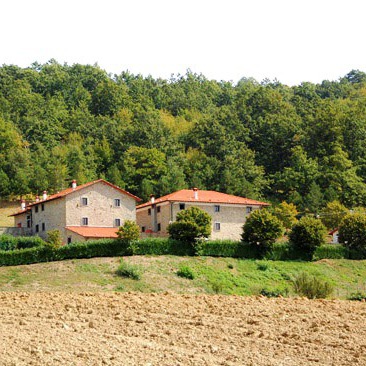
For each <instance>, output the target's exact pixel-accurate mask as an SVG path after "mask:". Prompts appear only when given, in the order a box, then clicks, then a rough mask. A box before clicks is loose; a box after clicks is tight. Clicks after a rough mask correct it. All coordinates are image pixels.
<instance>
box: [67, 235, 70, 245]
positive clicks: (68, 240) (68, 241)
mask: <svg viewBox="0 0 366 366" xmlns="http://www.w3.org/2000/svg"><path fill="white" fill-rule="evenodd" d="M67 244H71V236H69V237H68V238H67Z"/></svg>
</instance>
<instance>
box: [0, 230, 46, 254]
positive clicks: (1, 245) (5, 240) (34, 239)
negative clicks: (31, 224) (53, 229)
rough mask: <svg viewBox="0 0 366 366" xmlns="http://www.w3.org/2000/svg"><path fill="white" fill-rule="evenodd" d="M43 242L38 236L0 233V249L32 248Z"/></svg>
mask: <svg viewBox="0 0 366 366" xmlns="http://www.w3.org/2000/svg"><path fill="white" fill-rule="evenodd" d="M43 244H44V241H43V240H42V239H41V238H40V237H39V236H13V235H8V234H3V235H0V250H15V249H25V248H34V247H38V246H40V245H43Z"/></svg>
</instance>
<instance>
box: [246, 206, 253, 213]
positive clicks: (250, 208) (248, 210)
mask: <svg viewBox="0 0 366 366" xmlns="http://www.w3.org/2000/svg"><path fill="white" fill-rule="evenodd" d="M252 210H253V207H250V206H248V207H247V214H250V213H251V212H252Z"/></svg>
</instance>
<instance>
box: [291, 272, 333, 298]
mask: <svg viewBox="0 0 366 366" xmlns="http://www.w3.org/2000/svg"><path fill="white" fill-rule="evenodd" d="M293 286H294V291H295V293H296V294H298V295H301V296H305V297H307V298H308V299H324V298H326V297H328V296H330V295H331V294H332V293H333V286H332V285H331V284H330V283H329V282H326V281H322V280H320V279H319V278H317V277H316V276H311V275H309V274H307V273H305V272H303V273H300V274H299V275H298V276H297V277H296V278H295V279H294V281H293Z"/></svg>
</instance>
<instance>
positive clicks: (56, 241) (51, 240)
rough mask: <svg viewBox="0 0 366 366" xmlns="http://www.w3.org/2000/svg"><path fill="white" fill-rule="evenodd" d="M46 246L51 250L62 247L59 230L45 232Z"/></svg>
mask: <svg viewBox="0 0 366 366" xmlns="http://www.w3.org/2000/svg"><path fill="white" fill-rule="evenodd" d="M45 244H46V245H48V246H50V247H52V248H60V247H61V246H62V238H61V233H60V231H59V230H50V231H47V239H46V243H45Z"/></svg>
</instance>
